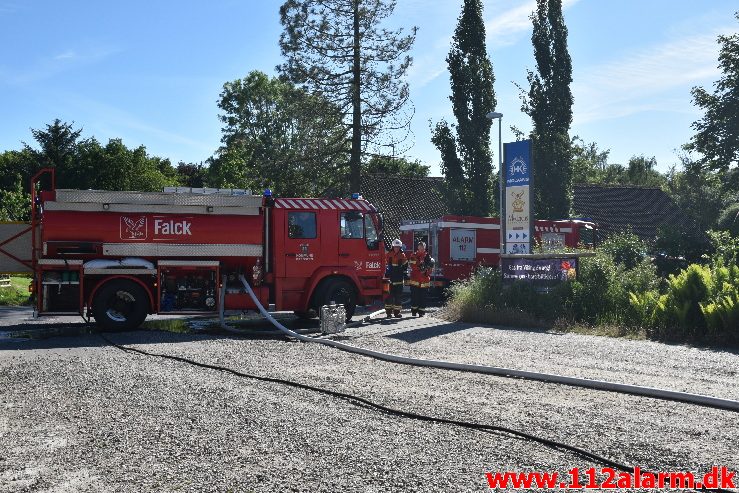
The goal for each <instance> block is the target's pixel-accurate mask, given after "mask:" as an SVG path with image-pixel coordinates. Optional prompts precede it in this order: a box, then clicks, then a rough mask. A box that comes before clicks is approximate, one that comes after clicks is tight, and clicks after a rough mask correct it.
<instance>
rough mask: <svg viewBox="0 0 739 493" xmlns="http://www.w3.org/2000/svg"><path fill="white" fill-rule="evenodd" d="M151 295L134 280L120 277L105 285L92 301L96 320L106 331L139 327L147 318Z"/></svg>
mask: <svg viewBox="0 0 739 493" xmlns="http://www.w3.org/2000/svg"><path fill="white" fill-rule="evenodd" d="M148 306H149V296H148V295H147V294H146V291H145V290H144V288H142V287H141V286H139V285H138V284H136V283H135V282H133V281H129V280H126V279H118V280H114V281H110V282H108V283H106V284H105V285H103V287H101V288H100V290H99V291H98V292H97V294H96V295H95V299H94V300H93V301H92V314H93V316H94V317H95V321H96V322H97V323H98V325H99V326H100V327H101V328H102V329H103V330H105V331H108V332H115V331H124V330H133V329H136V328H138V327H139V326H140V325H141V324H142V323H143V322H144V319H145V318H146V314H147V312H148Z"/></svg>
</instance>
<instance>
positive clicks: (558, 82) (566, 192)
mask: <svg viewBox="0 0 739 493" xmlns="http://www.w3.org/2000/svg"><path fill="white" fill-rule="evenodd" d="M531 20H532V22H533V33H532V35H531V42H532V44H533V46H534V58H535V59H536V69H537V73H533V72H531V71H529V73H528V82H529V86H530V88H529V92H528V97H526V96H524V98H523V99H524V101H523V105H522V107H521V109H522V111H524V112H525V113H526V114H528V115H529V116H530V117H531V120H532V123H533V125H534V129H533V131H532V134H531V139H532V144H533V161H534V163H533V173H534V213H535V215H536V217H539V218H542V219H557V218H565V217H568V216H569V214H570V207H571V204H572V163H571V148H570V138H569V130H570V125H571V124H572V104H573V97H572V91H571V90H570V83H571V82H572V60H571V59H570V54H569V52H568V51H567V26H566V25H565V22H564V17H563V16H562V0H537V2H536V12H534V13H533V14H532V15H531Z"/></svg>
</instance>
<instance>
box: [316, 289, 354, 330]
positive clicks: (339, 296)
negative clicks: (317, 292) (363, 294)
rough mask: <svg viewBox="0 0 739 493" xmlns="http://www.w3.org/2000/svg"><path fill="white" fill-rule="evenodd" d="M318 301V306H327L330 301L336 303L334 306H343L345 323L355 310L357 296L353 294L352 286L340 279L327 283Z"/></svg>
mask: <svg viewBox="0 0 739 493" xmlns="http://www.w3.org/2000/svg"><path fill="white" fill-rule="evenodd" d="M319 299H320V300H321V305H320V306H323V305H328V304H330V303H331V302H332V301H334V302H336V304H341V305H344V309H345V310H346V321H347V322H348V321H349V320H351V318H352V316H353V315H354V310H355V309H356V308H357V295H356V293H355V292H354V286H352V285H351V283H349V282H348V281H344V280H342V279H334V280H330V281H328V283H327V284H326V285H325V286H324V288H323V291H322V296H320V297H319ZM320 306H319V308H320Z"/></svg>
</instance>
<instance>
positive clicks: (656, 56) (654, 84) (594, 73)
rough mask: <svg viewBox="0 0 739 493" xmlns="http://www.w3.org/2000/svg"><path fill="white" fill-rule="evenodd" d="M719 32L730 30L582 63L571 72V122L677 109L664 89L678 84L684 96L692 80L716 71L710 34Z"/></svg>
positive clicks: (715, 50)
mask: <svg viewBox="0 0 739 493" xmlns="http://www.w3.org/2000/svg"><path fill="white" fill-rule="evenodd" d="M722 32H723V33H725V32H731V30H730V28H723V29H717V30H714V31H713V32H710V33H708V34H698V35H693V36H687V37H684V38H681V39H677V40H673V41H670V42H667V43H663V44H660V45H656V46H652V47H649V48H646V49H644V48H642V49H641V50H639V51H638V52H636V53H634V54H632V55H630V56H628V57H625V58H621V59H618V60H613V61H610V62H606V63H602V64H599V65H595V66H591V67H588V68H587V69H586V70H585V71H584V72H583V73H580V74H577V75H576V76H575V77H574V78H575V82H574V83H573V86H572V88H573V94H574V96H575V107H574V112H575V115H574V117H575V122H574V123H575V124H583V123H588V122H592V121H597V120H604V119H610V118H618V117H623V116H627V115H631V114H634V113H638V112H641V111H646V110H653V111H659V110H669V111H674V110H675V109H676V108H679V105H676V104H675V100H674V99H670V98H669V97H668V96H667V95H666V93H667V91H669V90H671V89H674V88H680V87H684V88H685V91H686V99H688V98H689V97H690V96H689V93H688V91H689V89H690V87H691V86H692V85H696V84H699V83H701V82H703V81H706V80H710V79H712V78H715V77H716V76H717V75H718V73H719V71H718V69H717V65H718V61H717V57H718V45H717V43H716V37H717V36H718V34H720V33H722ZM683 111H684V110H683Z"/></svg>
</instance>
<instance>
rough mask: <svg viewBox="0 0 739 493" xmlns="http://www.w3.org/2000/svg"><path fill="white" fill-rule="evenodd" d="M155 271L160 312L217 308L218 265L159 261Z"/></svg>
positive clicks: (212, 309) (207, 310)
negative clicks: (157, 273)
mask: <svg viewBox="0 0 739 493" xmlns="http://www.w3.org/2000/svg"><path fill="white" fill-rule="evenodd" d="M158 270H159V275H158V279H159V282H158V288H159V290H158V297H159V313H200V312H215V311H216V310H217V309H218V262H210V261H176V260H170V261H162V262H159V266H158Z"/></svg>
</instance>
